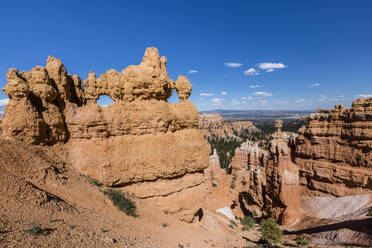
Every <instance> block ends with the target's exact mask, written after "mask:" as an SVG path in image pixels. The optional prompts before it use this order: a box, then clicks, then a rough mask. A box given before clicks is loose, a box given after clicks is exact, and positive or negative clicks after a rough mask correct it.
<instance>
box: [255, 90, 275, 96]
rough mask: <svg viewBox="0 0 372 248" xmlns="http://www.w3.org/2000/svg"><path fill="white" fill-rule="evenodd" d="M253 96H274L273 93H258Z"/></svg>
mask: <svg viewBox="0 0 372 248" xmlns="http://www.w3.org/2000/svg"><path fill="white" fill-rule="evenodd" d="M253 95H255V96H272V95H273V93H270V92H264V91H257V92H255V93H253Z"/></svg>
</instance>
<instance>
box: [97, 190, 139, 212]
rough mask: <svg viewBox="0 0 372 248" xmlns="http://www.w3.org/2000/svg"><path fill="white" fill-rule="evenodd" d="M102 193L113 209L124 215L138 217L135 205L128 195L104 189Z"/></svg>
mask: <svg viewBox="0 0 372 248" xmlns="http://www.w3.org/2000/svg"><path fill="white" fill-rule="evenodd" d="M103 193H104V194H105V195H107V196H108V197H109V199H110V200H111V201H112V203H113V204H114V206H115V207H117V208H118V209H119V210H121V211H123V212H124V213H125V214H126V215H130V216H133V217H138V215H137V207H136V204H135V202H134V201H133V200H132V199H130V198H129V196H128V195H126V194H124V193H121V192H120V191H117V190H113V189H106V190H105V191H103Z"/></svg>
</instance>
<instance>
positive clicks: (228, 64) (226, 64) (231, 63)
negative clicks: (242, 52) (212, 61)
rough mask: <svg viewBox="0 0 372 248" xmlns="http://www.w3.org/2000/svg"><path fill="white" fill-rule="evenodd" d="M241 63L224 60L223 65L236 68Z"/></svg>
mask: <svg viewBox="0 0 372 248" xmlns="http://www.w3.org/2000/svg"><path fill="white" fill-rule="evenodd" d="M242 65H243V64H241V63H236V62H226V63H225V66H227V67H233V68H236V67H241V66H242Z"/></svg>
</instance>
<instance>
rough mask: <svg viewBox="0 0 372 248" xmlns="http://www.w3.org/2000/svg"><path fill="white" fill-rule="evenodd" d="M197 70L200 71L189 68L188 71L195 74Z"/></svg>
mask: <svg viewBox="0 0 372 248" xmlns="http://www.w3.org/2000/svg"><path fill="white" fill-rule="evenodd" d="M197 72H199V71H197V70H189V72H188V73H190V74H193V73H197Z"/></svg>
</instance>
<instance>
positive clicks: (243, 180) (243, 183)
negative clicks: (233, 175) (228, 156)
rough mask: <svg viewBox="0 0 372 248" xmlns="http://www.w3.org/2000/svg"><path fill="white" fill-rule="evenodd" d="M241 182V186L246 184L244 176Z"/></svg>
mask: <svg viewBox="0 0 372 248" xmlns="http://www.w3.org/2000/svg"><path fill="white" fill-rule="evenodd" d="M241 183H242V185H243V186H245V185H246V184H247V181H246V180H245V177H243V178H242V181H241Z"/></svg>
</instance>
